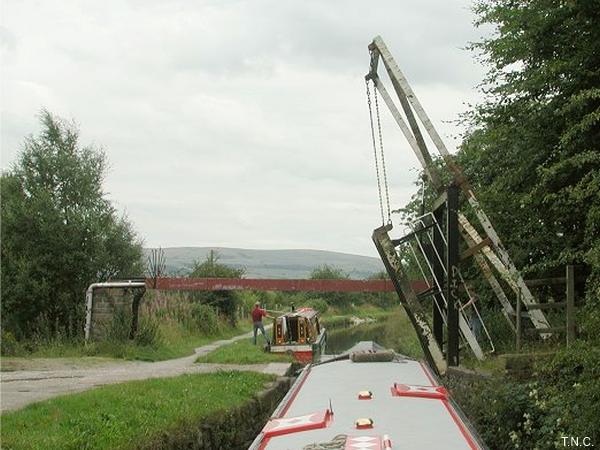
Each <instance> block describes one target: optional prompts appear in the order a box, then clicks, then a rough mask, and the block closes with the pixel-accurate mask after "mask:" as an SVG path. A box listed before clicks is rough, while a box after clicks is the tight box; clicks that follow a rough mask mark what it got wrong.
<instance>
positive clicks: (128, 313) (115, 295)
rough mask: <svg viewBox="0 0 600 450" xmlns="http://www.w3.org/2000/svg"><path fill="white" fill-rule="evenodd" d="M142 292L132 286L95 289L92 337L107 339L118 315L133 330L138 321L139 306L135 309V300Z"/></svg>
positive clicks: (94, 338) (93, 338) (96, 339)
mask: <svg viewBox="0 0 600 450" xmlns="http://www.w3.org/2000/svg"><path fill="white" fill-rule="evenodd" d="M140 294H143V291H140V289H132V288H96V289H94V299H93V302H92V320H91V327H90V339H91V340H95V341H98V340H102V339H105V338H106V334H107V332H108V330H110V328H111V326H112V325H113V321H114V320H115V318H116V317H117V316H119V319H121V320H123V321H126V322H127V324H128V326H129V331H130V332H131V329H132V327H135V324H136V323H137V308H135V309H136V310H135V311H134V300H135V298H136V296H138V297H139V296H140Z"/></svg>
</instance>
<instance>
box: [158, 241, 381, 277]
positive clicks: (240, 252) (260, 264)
mask: <svg viewBox="0 0 600 450" xmlns="http://www.w3.org/2000/svg"><path fill="white" fill-rule="evenodd" d="M163 250H164V252H165V257H166V265H167V272H168V273H169V274H171V275H185V274H187V273H188V272H189V268H190V266H191V265H192V262H193V261H194V260H199V261H203V260H204V259H205V258H206V255H207V254H208V252H209V251H210V250H215V251H216V252H218V253H219V255H220V259H219V261H220V262H222V263H223V264H227V265H229V266H233V267H244V268H246V275H245V277H246V278H292V279H294V278H297V279H302V278H308V277H309V276H310V272H311V271H312V270H313V269H314V268H315V267H317V266H320V265H323V264H329V265H331V266H335V267H338V268H341V269H342V270H343V271H345V272H346V273H348V274H349V275H350V277H351V278H355V279H362V278H366V277H368V276H369V275H372V274H374V273H376V272H379V271H381V270H383V264H382V263H381V261H380V260H379V259H377V258H373V257H370V256H361V255H351V254H348V253H338V252H329V251H324V250H247V249H242V248H223V247H169V248H164V249H163ZM146 251H149V250H148V249H146Z"/></svg>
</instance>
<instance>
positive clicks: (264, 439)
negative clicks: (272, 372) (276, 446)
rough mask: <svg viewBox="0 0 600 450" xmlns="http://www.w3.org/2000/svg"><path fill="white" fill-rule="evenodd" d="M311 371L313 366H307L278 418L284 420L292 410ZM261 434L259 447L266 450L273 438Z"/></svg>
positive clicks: (260, 449)
mask: <svg viewBox="0 0 600 450" xmlns="http://www.w3.org/2000/svg"><path fill="white" fill-rule="evenodd" d="M310 369H311V366H306V368H305V369H304V370H303V371H302V374H300V377H298V379H297V380H296V382H295V383H294V386H293V388H294V391H293V392H292V394H291V395H290V397H289V398H288V400H287V402H286V404H285V406H284V407H283V409H282V410H281V411H279V414H277V418H282V417H283V416H285V413H287V411H288V409H290V406H292V403H294V400H296V397H297V396H298V392H300V389H302V386H303V385H304V382H305V381H306V379H307V378H308V375H309V374H310ZM261 434H262V439H261V443H260V446H259V447H258V449H259V450H264V449H265V447H266V446H267V444H268V443H269V441H270V440H271V438H270V437H265V435H264V433H262V432H261Z"/></svg>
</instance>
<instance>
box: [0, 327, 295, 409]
mask: <svg viewBox="0 0 600 450" xmlns="http://www.w3.org/2000/svg"><path fill="white" fill-rule="evenodd" d="M250 336H251V333H246V334H243V335H240V336H236V337H234V338H232V339H226V340H220V341H215V342H212V343H210V344H207V345H204V346H202V347H198V348H197V349H196V350H195V353H194V354H193V355H190V356H186V357H184V358H178V359H171V360H167V361H159V362H143V361H114V360H110V361H107V362H103V361H102V360H99V361H98V360H96V361H94V362H93V364H91V365H92V367H89V366H90V364H89V363H85V362H84V363H83V364H82V365H83V366H84V367H81V366H78V365H77V362H76V360H75V359H69V360H68V362H67V363H65V367H62V368H61V367H60V363H58V364H57V363H56V362H54V363H50V362H48V361H49V360H46V359H44V360H42V361H41V362H42V369H41V370H39V369H38V370H18V371H14V372H2V373H1V380H0V410H1V411H2V412H4V411H9V410H14V409H19V408H22V407H24V406H25V405H28V404H30V403H34V402H37V401H40V400H46V399H48V398H52V397H56V396H59V395H64V394H68V393H73V392H81V391H85V390H87V389H92V388H94V387H97V386H102V385H105V384H113V383H121V382H124V381H130V380H143V379H147V378H160V377H172V376H176V375H181V374H184V373H205V372H214V371H217V370H252V371H255V372H262V373H270V374H275V375H284V374H285V372H286V371H287V370H288V368H289V364H288V363H269V364H256V365H237V364H194V362H195V361H196V358H198V356H201V355H205V354H207V353H209V352H211V351H213V350H215V349H216V348H218V347H221V346H223V345H227V344H231V343H232V342H235V341H237V340H239V339H244V338H248V337H250ZM48 366H50V367H51V368H50V369H48ZM53 366H54V367H53ZM55 366H59V367H58V368H55Z"/></svg>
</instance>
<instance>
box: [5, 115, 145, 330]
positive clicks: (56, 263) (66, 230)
mask: <svg viewBox="0 0 600 450" xmlns="http://www.w3.org/2000/svg"><path fill="white" fill-rule="evenodd" d="M41 125H42V130H41V132H40V134H39V135H37V136H30V137H28V138H26V139H25V142H24V145H23V148H22V150H21V152H20V154H19V155H18V159H17V161H16V162H15V164H14V165H13V167H12V168H11V170H9V171H8V172H7V173H3V174H2V177H1V183H2V208H1V209H2V212H1V218H2V230H1V236H2V250H1V251H2V269H1V277H2V327H3V329H5V330H10V331H12V332H14V333H15V334H16V335H17V336H19V337H26V336H30V335H31V334H32V333H34V332H35V331H36V329H37V328H39V326H40V325H41V324H43V325H44V326H45V328H46V329H47V330H48V331H49V332H50V333H55V332H58V331H61V332H67V333H68V334H70V335H77V334H80V333H81V332H82V331H83V320H84V304H85V302H84V294H85V289H86V287H87V286H88V285H89V284H90V283H92V282H96V281H103V280H107V279H110V278H113V277H126V276H131V275H135V274H138V273H141V268H142V267H141V257H142V248H141V242H140V240H139V238H138V237H137V235H136V233H135V231H134V230H133V227H132V225H131V224H130V223H129V221H128V220H127V218H126V217H124V216H119V215H118V214H117V212H116V210H115V209H114V207H113V206H112V205H111V203H110V201H109V200H108V199H107V198H106V196H105V193H104V191H103V188H102V181H103V178H104V175H105V172H106V156H105V154H104V153H103V152H102V151H101V150H100V149H97V148H95V147H93V146H85V147H82V146H81V145H80V143H79V130H78V128H77V127H76V126H75V124H73V123H68V122H65V121H64V120H62V119H60V118H58V117H56V116H54V115H52V114H50V113H49V112H48V111H45V110H44V111H42V113H41Z"/></svg>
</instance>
